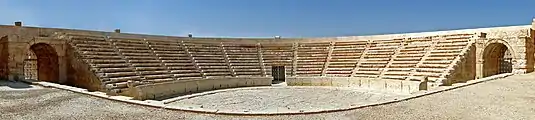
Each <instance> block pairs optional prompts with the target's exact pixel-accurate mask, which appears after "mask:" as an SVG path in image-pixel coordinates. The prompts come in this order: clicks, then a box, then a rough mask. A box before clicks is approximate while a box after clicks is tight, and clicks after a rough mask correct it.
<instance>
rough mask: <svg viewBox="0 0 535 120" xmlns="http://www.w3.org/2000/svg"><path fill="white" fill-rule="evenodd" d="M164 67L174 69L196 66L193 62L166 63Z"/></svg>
mask: <svg viewBox="0 0 535 120" xmlns="http://www.w3.org/2000/svg"><path fill="white" fill-rule="evenodd" d="M164 65H166V66H168V67H172V66H178V67H183V66H193V65H194V64H193V63H191V62H183V63H164Z"/></svg>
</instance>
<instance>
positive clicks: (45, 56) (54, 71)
mask: <svg viewBox="0 0 535 120" xmlns="http://www.w3.org/2000/svg"><path fill="white" fill-rule="evenodd" d="M30 50H31V52H29V54H28V56H27V57H28V58H29V59H27V60H25V65H24V66H25V67H28V68H29V69H28V70H32V68H30V67H31V66H32V64H34V65H33V66H36V67H37V69H36V70H37V79H38V80H41V81H47V82H55V83H58V81H59V64H58V54H57V53H56V50H55V49H54V48H53V47H52V46H50V45H48V44H45V43H37V44H34V45H32V46H31V47H30ZM32 53H33V54H35V55H32ZM32 56H34V57H35V58H34V60H35V61H36V62H37V65H35V62H32ZM25 73H26V71H25ZM28 73H29V74H31V71H28ZM25 77H31V76H25Z"/></svg>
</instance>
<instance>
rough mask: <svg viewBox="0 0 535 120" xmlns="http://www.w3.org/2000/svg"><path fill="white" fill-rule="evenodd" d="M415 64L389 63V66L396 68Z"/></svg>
mask: <svg viewBox="0 0 535 120" xmlns="http://www.w3.org/2000/svg"><path fill="white" fill-rule="evenodd" d="M413 66H416V64H391V65H390V67H393V68H398V67H413Z"/></svg>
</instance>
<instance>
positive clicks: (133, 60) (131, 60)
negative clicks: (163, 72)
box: [128, 57, 160, 64]
mask: <svg viewBox="0 0 535 120" xmlns="http://www.w3.org/2000/svg"><path fill="white" fill-rule="evenodd" d="M134 58H135V59H134ZM128 61H129V62H131V63H133V64H137V63H160V61H159V60H154V58H152V60H151V59H150V58H148V60H147V58H145V59H143V57H129V60H128Z"/></svg>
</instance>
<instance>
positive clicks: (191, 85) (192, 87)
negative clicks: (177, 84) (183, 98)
mask: <svg viewBox="0 0 535 120" xmlns="http://www.w3.org/2000/svg"><path fill="white" fill-rule="evenodd" d="M184 84H185V86H186V93H194V92H197V90H198V86H197V82H195V81H187V82H184Z"/></svg>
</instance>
